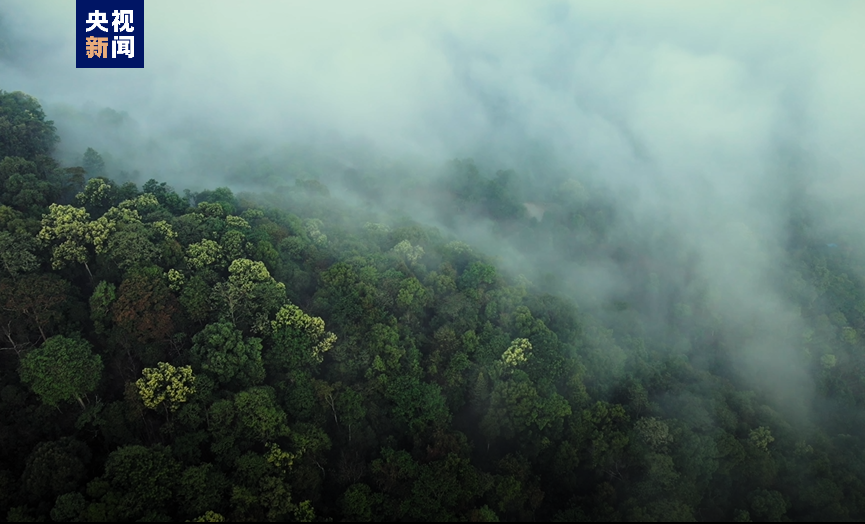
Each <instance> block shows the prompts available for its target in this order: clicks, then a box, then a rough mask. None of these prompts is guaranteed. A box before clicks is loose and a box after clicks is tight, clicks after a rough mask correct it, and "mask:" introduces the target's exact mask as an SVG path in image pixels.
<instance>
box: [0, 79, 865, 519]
mask: <svg viewBox="0 0 865 524" xmlns="http://www.w3.org/2000/svg"><path fill="white" fill-rule="evenodd" d="M57 142H58V137H57V136H56V133H55V129H54V127H53V123H52V122H50V121H47V120H46V117H45V115H44V113H43V111H42V109H41V107H40V105H39V103H38V102H37V101H36V100H35V99H34V98H32V97H30V96H28V95H26V94H23V93H20V92H14V93H4V92H0V159H2V160H0V262H2V264H0V328H2V340H0V348H2V351H0V359H2V360H0V362H2V367H0V413H2V416H0V515H5V517H6V519H7V520H8V521H36V520H46V521H47V520H53V521H115V520H120V521H136V520H145V521H147V520H156V521H169V520H179V521H184V520H195V521H223V520H227V521H271V520H277V521H282V520H292V521H294V520H297V521H370V520H373V521H394V520H420V521H457V520H459V521H481V522H487V521H499V520H501V521H505V520H537V521H545V520H550V519H552V520H554V521H589V520H592V521H613V520H640V521H663V520H674V521H692V520H700V521H714V520H735V521H740V522H747V521H785V520H802V521H813V520H824V521H836V520H841V521H847V520H863V519H865V452H863V449H865V442H863V435H865V418H863V407H865V343H863V337H865V282H863V281H862V280H861V279H860V277H859V275H863V274H865V272H863V271H862V261H863V258H861V257H859V256H858V252H859V249H858V247H857V246H850V245H847V244H845V243H844V239H843V238H840V239H831V240H830V241H827V240H826V239H824V238H817V237H816V236H815V235H814V234H813V233H812V230H811V228H810V218H809V210H808V208H807V206H804V205H798V206H797V205H794V204H791V206H790V208H789V241H788V242H787V251H788V255H789V260H791V261H792V262H791V264H790V265H789V266H788V267H779V268H778V269H777V275H775V277H776V278H777V281H778V282H779V283H781V284H780V285H781V287H782V288H783V289H786V290H787V294H788V295H789V300H790V301H792V302H793V303H795V304H797V306H798V307H799V318H798V321H797V325H796V326H779V327H778V329H779V330H782V331H785V330H786V331H789V332H790V333H795V334H796V336H795V337H794V342H793V345H795V354H796V355H798V356H800V357H801V361H802V363H803V366H804V368H805V369H807V375H808V379H809V381H810V383H812V384H814V388H815V391H814V392H804V393H803V397H802V398H805V397H807V398H810V399H811V402H813V405H810V406H794V405H789V404H785V398H783V397H779V396H778V395H774V394H773V391H772V388H771V387H770V386H768V385H767V386H766V387H765V388H763V387H761V386H760V384H759V383H757V385H754V383H753V382H750V381H748V380H744V379H743V378H742V375H741V374H740V373H738V370H737V365H738V360H737V358H736V355H737V354H738V353H737V348H738V347H739V346H741V345H743V344H744V343H745V342H746V341H745V339H746V338H747V337H746V335H747V333H748V332H747V327H744V328H743V329H742V330H740V331H739V332H740V333H744V334H743V335H742V337H743V338H742V339H741V340H737V339H732V338H731V337H729V336H724V335H723V333H724V331H723V330H722V329H721V327H722V326H724V325H725V324H726V323H729V322H733V321H734V320H733V319H730V318H725V317H724V315H723V314H722V313H718V312H715V311H713V310H712V306H711V304H710V302H709V300H708V299H707V293H705V292H703V291H701V290H702V288H701V284H700V282H694V283H690V284H689V286H687V287H674V286H673V285H672V282H675V281H679V280H683V279H684V280H687V279H688V268H689V259H688V253H687V251H685V250H684V248H682V247H680V246H679V245H678V244H677V243H676V242H675V241H674V240H673V239H670V238H667V237H665V236H663V234H662V233H663V232H659V234H658V235H656V236H655V237H654V238H650V237H644V236H638V235H634V236H631V237H626V238H621V237H614V236H612V235H611V233H610V231H611V225H612V224H613V223H614V222H615V223H617V224H619V225H621V224H627V220H628V218H627V216H623V215H622V210H617V209H616V208H614V207H612V206H611V204H610V203H609V200H608V199H606V197H605V196H604V195H603V192H602V191H601V190H599V189H586V188H587V187H589V185H588V184H587V185H586V186H585V187H584V186H583V185H581V184H580V183H579V181H576V180H562V181H561V184H560V185H557V186H555V187H550V188H548V189H544V188H542V189H538V190H536V191H535V193H534V194H529V193H527V192H526V190H523V189H519V181H518V178H519V175H518V174H516V173H514V172H511V171H499V172H497V174H495V175H492V176H486V175H484V174H483V173H482V171H481V170H480V169H479V168H478V166H476V165H475V164H474V163H473V162H471V161H469V160H457V161H454V162H452V163H451V164H450V165H449V166H447V171H448V173H450V174H449V176H447V177H444V178H442V179H439V180H436V181H430V182H429V185H428V187H421V188H418V187H417V186H411V187H410V186H409V185H407V186H406V187H404V188H396V189H389V190H393V191H402V192H403V194H411V193H412V192H414V194H424V195H427V196H428V199H429V201H430V202H433V204H434V206H435V208H436V210H437V212H438V214H439V218H440V220H441V222H442V223H444V224H452V223H456V222H460V221H472V220H484V221H489V222H492V223H493V224H494V226H495V228H496V231H497V232H498V234H499V235H500V237H501V238H507V239H509V241H512V242H515V245H518V246H522V247H521V249H522V250H524V251H526V252H535V253H540V252H544V250H545V249H547V248H548V246H550V245H556V246H557V249H561V250H564V252H566V253H568V256H569V258H570V261H571V262H572V263H573V264H575V265H579V264H584V263H585V264H589V263H591V261H592V260H593V259H594V258H596V257H600V256H604V257H612V258H613V259H614V260H616V261H617V263H618V264H620V266H621V267H623V268H626V269H627V271H625V272H624V274H627V275H629V278H630V280H631V282H629V286H628V287H627V289H628V291H627V293H622V294H621V295H620V296H615V297H613V299H611V300H609V301H607V302H605V303H604V304H602V305H601V307H596V308H595V307H593V308H591V309H590V310H589V309H585V310H584V309H580V308H578V307H577V304H578V303H581V297H579V296H576V297H575V296H566V295H563V294H559V293H556V288H557V283H556V282H555V280H554V277H550V278H553V280H552V281H551V280H550V279H547V280H545V281H538V282H530V281H529V280H527V279H525V278H522V277H520V276H519V275H517V274H512V273H511V272H510V271H507V270H506V269H505V268H504V267H503V265H502V264H500V263H499V262H498V261H497V260H495V259H493V258H491V257H488V256H486V255H485V254H484V253H483V252H482V250H480V249H477V248H473V247H472V246H470V245H468V244H467V243H465V242H464V241H461V240H460V239H459V238H457V237H456V236H454V235H453V234H451V233H450V232H447V231H446V232H443V231H442V229H436V228H434V227H429V226H428V225H425V224H423V223H419V222H415V221H412V220H411V219H409V218H403V219H394V220H392V221H390V222H389V223H380V222H377V221H376V220H378V219H377V218H376V216H378V215H375V214H373V213H372V211H371V210H369V208H364V207H360V208H357V207H351V206H348V205H347V204H345V203H343V201H342V200H340V199H338V198H336V197H333V196H331V191H330V190H329V189H328V186H327V183H325V182H322V181H320V180H318V179H316V178H315V177H312V178H309V179H298V180H297V182H296V183H294V184H293V185H287V186H286V187H285V188H284V190H281V191H279V192H275V191H273V192H270V193H262V194H258V195H257V194H240V193H238V194H235V193H234V192H232V190H230V189H228V188H225V187H221V188H214V189H212V190H208V191H202V192H198V193H191V192H186V193H185V194H178V193H177V192H175V190H174V189H173V188H172V187H171V186H170V185H168V184H167V183H166V182H165V181H157V180H150V181H148V182H146V183H145V184H143V185H142V186H141V187H138V186H137V185H135V184H134V183H131V182H123V183H121V182H117V181H114V180H112V179H111V178H110V177H112V176H115V177H116V176H117V175H118V174H116V173H108V172H106V171H107V170H106V167H105V163H104V162H103V160H102V157H101V156H100V155H99V153H98V152H96V151H93V150H92V149H91V150H88V151H87V152H86V153H85V154H84V157H83V162H82V166H65V165H59V163H58V162H57V161H56V160H54V159H53V157H52V152H53V148H54V147H55V144H56V143H57ZM503 167H507V166H503ZM345 177H346V180H348V182H346V184H345V185H346V186H347V187H349V188H350V190H351V191H353V192H354V193H353V194H356V195H360V196H359V197H358V198H360V199H365V200H366V201H367V202H370V203H373V204H375V205H378V204H380V203H381V200H380V197H381V195H382V190H379V189H377V188H376V187H375V186H374V184H373V183H372V182H368V181H364V180H365V179H364V174H363V173H356V172H355V173H352V172H351V171H346V174H345ZM247 178H250V175H249V174H247ZM251 178H254V177H251ZM271 182H272V181H271ZM172 183H174V182H172ZM352 184H353V185H352ZM527 195H528V196H527ZM377 199H378V200H377ZM528 201H530V202H529V205H526V202H528ZM364 209H366V210H364ZM618 229H619V230H620V229H621V227H618ZM659 246H660V247H661V248H662V249H663V250H664V252H665V253H666V254H667V255H668V256H666V257H665V260H673V259H676V260H679V261H680V262H679V264H678V265H675V266H672V265H669V264H666V263H662V261H661V260H658V259H656V258H654V257H653V256H652V255H651V253H653V252H656V250H657V248H658V247H659ZM680 250H681V252H680ZM539 273H542V272H539ZM683 289H686V290H688V292H682V290H683ZM670 290H673V291H670ZM658 312H663V315H662V316H663V318H660V317H653V314H657V313H658ZM652 319H654V321H651V320H652ZM800 331H801V333H800ZM788 364H790V363H789V362H786V363H785V362H779V363H778V365H779V366H784V365H788ZM797 398H798V397H797ZM786 400H789V399H786Z"/></svg>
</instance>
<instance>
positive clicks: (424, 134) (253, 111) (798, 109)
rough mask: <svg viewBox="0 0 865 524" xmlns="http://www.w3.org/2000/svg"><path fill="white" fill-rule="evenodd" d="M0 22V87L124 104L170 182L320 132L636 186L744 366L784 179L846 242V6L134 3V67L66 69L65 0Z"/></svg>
mask: <svg viewBox="0 0 865 524" xmlns="http://www.w3.org/2000/svg"><path fill="white" fill-rule="evenodd" d="M0 15H2V17H3V25H2V27H0V31H4V33H5V34H4V35H2V36H3V37H4V38H5V40H6V41H7V45H9V49H10V50H11V51H10V52H9V53H8V56H7V57H6V59H5V60H3V61H0V88H2V89H5V90H9V91H11V90H23V91H26V92H29V93H31V94H33V95H35V96H37V97H38V98H40V100H41V101H42V102H43V104H45V105H46V107H47V108H49V110H50V109H51V108H52V107H58V106H57V104H61V103H66V104H70V105H72V106H76V107H80V106H82V105H83V104H85V103H88V102H89V103H91V104H93V106H95V107H103V106H108V107H112V108H114V109H117V110H122V111H127V112H128V113H129V114H130V115H131V117H132V118H133V119H134V120H135V121H137V122H138V124H139V126H140V130H141V133H142V134H143V136H146V137H148V138H150V139H152V140H155V141H157V142H158V141H159V140H163V141H165V142H168V143H169V144H171V145H170V146H165V147H163V148H162V149H160V151H161V152H162V153H160V154H162V155H163V156H164V155H165V151H170V152H171V153H170V155H169V156H172V155H173V156H172V158H171V159H169V160H170V161H171V162H174V164H175V165H177V166H185V168H186V169H188V170H189V172H190V174H189V176H190V177H194V178H197V177H196V174H195V173H193V171H195V169H196V167H195V165H187V164H184V158H186V157H185V156H184V155H185V154H187V153H186V151H187V149H188V148H187V147H186V145H185V144H187V143H188V142H187V141H188V140H190V138H189V137H190V136H192V135H202V136H207V135H210V136H218V137H219V139H220V140H223V141H227V142H232V141H234V142H241V141H243V140H246V139H260V140H263V141H265V142H268V143H274V144H275V143H279V142H281V141H286V140H296V139H303V138H305V137H308V136H311V135H314V134H316V133H323V132H337V133H339V134H341V135H342V136H345V137H363V138H365V139H367V140H370V141H372V143H374V144H375V146H376V147H377V148H378V149H379V150H380V151H381V152H383V153H385V154H388V155H395V156H399V155H403V154H414V155H420V156H423V157H425V158H427V159H429V160H430V161H431V162H433V163H437V162H438V163H441V162H444V161H445V160H447V159H450V158H455V157H465V156H475V157H476V158H483V159H486V160H487V161H488V162H489V163H490V164H492V165H490V166H489V167H490V168H492V169H497V168H509V167H515V168H518V169H524V170H531V169H533V166H535V165H536V164H535V163H534V161H533V160H532V159H533V158H534V157H533V155H537V154H538V153H537V152H538V151H543V152H544V155H545V156H546V157H547V158H546V159H545V160H546V161H547V162H549V163H550V164H556V165H558V166H561V167H562V168H563V169H565V170H573V171H574V173H577V172H579V173H582V175H583V176H588V175H590V176H592V177H594V178H595V179H596V180H600V181H603V182H604V183H605V184H608V185H609V187H611V188H612V189H613V190H614V191H617V192H624V193H628V194H630V195H632V196H633V195H638V196H635V197H633V198H632V199H631V200H629V201H628V207H629V209H628V210H629V212H631V213H634V214H635V215H636V216H637V217H638V218H643V219H652V218H660V217H663V219H664V220H667V221H669V223H672V224H674V225H676V227H677V228H678V233H679V234H680V236H681V238H682V239H683V240H684V241H685V242H686V243H687V244H688V245H690V246H691V247H692V249H693V250H694V251H695V252H696V253H698V255H699V256H700V260H701V263H700V264H701V265H700V269H701V273H702V276H703V277H704V278H705V279H706V280H707V281H708V282H709V286H710V288H711V290H712V293H713V297H714V298H713V300H714V301H715V304H716V306H717V307H718V308H719V309H721V310H723V311H724V312H726V313H727V314H728V315H729V317H730V318H731V319H734V320H731V323H733V324H735V323H736V322H739V321H741V322H742V323H750V324H751V325H754V324H756V325H757V326H758V329H757V332H758V333H760V334H759V336H754V337H752V338H751V339H750V341H749V342H747V343H745V344H743V348H742V358H743V359H745V360H747V361H749V362H752V363H753V364H754V369H755V370H757V371H758V372H759V373H763V376H764V377H768V376H772V375H771V373H769V375H767V374H766V373H768V371H767V370H771V369H773V368H779V366H780V367H783V365H781V364H779V363H784V362H792V361H793V360H795V358H794V355H791V354H790V353H789V351H791V350H790V347H791V344H792V343H791V339H790V337H791V336H792V335H791V334H790V333H788V332H786V331H785V329H786V328H785V327H784V326H788V325H790V323H791V322H793V321H794V319H795V311H794V309H793V308H792V306H791V305H789V304H786V303H784V301H783V300H782V299H781V298H779V296H778V294H777V293H776V292H775V290H773V289H772V288H771V286H770V285H769V284H767V279H766V276H767V274H768V273H769V272H771V271H772V270H773V269H774V268H777V267H779V264H783V263H784V260H783V258H782V257H783V254H782V253H781V245H782V244H783V238H782V233H781V230H782V225H783V221H784V219H785V217H784V216H783V214H782V213H781V208H782V207H783V206H784V205H785V204H786V202H787V199H788V197H789V195H790V194H791V192H794V191H795V192H798V193H799V194H804V195H807V196H808V198H813V199H814V200H815V201H816V202H819V203H822V204H823V205H825V206H826V208H827V209H829V210H831V213H829V214H827V215H826V216H824V217H819V218H820V220H821V221H822V222H823V224H824V225H825V226H826V227H842V228H846V230H847V233H848V234H849V235H851V238H857V239H858V240H860V241H865V229H863V228H861V226H860V224H862V222H863V219H865V213H863V209H865V206H862V205H861V202H862V201H863V197H865V194H863V193H865V192H863V189H865V173H863V166H865V147H862V141H863V138H865V133H863V132H865V96H863V93H865V59H863V57H865V31H862V28H863V27H865V2H862V1H855V0H851V1H847V2H844V1H839V2H827V1H814V2H796V1H790V0H783V1H776V2H768V1H766V2H751V1H741V2H736V1H725V2H693V1H652V2H606V1H605V2H538V1H531V2H529V1H521V2H505V1H502V0H496V1H489V2H481V1H477V0H474V1H470V2H466V1H460V2H442V1H437V2H414V1H413V2H396V1H393V2H374V1H370V0H364V1H350V2H349V1H345V2H326V1H316V2H288V1H257V2H256V1H250V2H243V3H237V2H215V1H212V0H211V1H198V0H183V1H181V2H177V1H163V0H147V2H146V5H145V17H146V19H145V31H146V46H145V49H144V53H145V67H144V69H140V70H135V69H103V70H100V69H76V68H75V58H74V53H73V50H74V39H75V21H74V16H75V2H73V1H71V0H3V1H2V4H0ZM49 116H50V117H55V118H57V120H58V124H59V123H60V121H61V119H60V118H58V117H56V116H55V115H52V114H51V113H50V111H49ZM96 141H97V142H98V140H96ZM152 160H153V161H154V162H156V161H157V160H156V159H152ZM159 161H161V162H165V161H166V160H165V159H164V158H161V159H159ZM536 175H538V176H540V177H543V173H536ZM173 183H174V184H175V186H178V188H182V187H183V185H182V184H180V183H177V182H173ZM856 235H858V236H856ZM589 274H591V275H593V277H591V278H593V279H595V280H599V281H600V280H604V279H607V280H609V285H610V287H614V281H615V280H616V279H617V276H616V275H615V274H614V273H611V272H610V271H607V272H606V273H604V271H600V272H599V271H598V268H593V269H592V270H591V271H590V272H589ZM735 319H738V320H735ZM791 366H793V364H791ZM794 375H795V376H794ZM791 377H792V378H791ZM774 379H775V380H777V382H778V387H779V388H782V389H783V388H785V387H786V388H788V389H789V388H795V387H800V386H801V385H802V380H804V379H802V378H801V373H799V374H798V375H797V371H796V370H795V369H784V370H781V371H778V372H776V373H775V375H774ZM800 379H801V380H800ZM787 393H789V391H788V392H787Z"/></svg>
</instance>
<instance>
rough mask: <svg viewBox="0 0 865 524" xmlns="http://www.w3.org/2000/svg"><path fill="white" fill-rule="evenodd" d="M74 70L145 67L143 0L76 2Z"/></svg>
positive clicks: (85, 0)
mask: <svg viewBox="0 0 865 524" xmlns="http://www.w3.org/2000/svg"><path fill="white" fill-rule="evenodd" d="M75 38H76V39H77V41H76V42H75V67H144V0H76V3H75Z"/></svg>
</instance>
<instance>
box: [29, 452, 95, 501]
mask: <svg viewBox="0 0 865 524" xmlns="http://www.w3.org/2000/svg"><path fill="white" fill-rule="evenodd" d="M90 458H91V453H90V449H89V448H88V447H87V446H86V445H85V444H84V443H83V442H81V441H79V440H75V439H74V438H71V437H64V438H62V439H60V440H56V441H48V442H41V443H40V444H38V445H37V446H36V448H35V449H34V450H33V452H32V453H30V455H29V456H28V457H27V466H26V468H25V469H24V475H23V476H22V480H23V482H24V486H25V488H26V489H27V493H28V494H29V495H30V496H31V497H34V498H39V499H49V500H50V499H53V498H55V497H57V496H58V495H62V494H63V493H67V492H69V491H73V490H75V489H77V488H78V487H79V485H80V484H81V482H82V481H84V480H85V479H86V478H87V466H88V463H89V462H90Z"/></svg>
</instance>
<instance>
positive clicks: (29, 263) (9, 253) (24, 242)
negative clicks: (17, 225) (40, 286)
mask: <svg viewBox="0 0 865 524" xmlns="http://www.w3.org/2000/svg"><path fill="white" fill-rule="evenodd" d="M33 251H36V242H35V241H34V240H33V238H32V237H30V236H25V235H21V234H15V233H10V232H9V231H0V269H3V270H5V271H6V273H7V274H9V275H11V276H13V277H14V276H17V275H18V274H19V273H27V272H29V271H33V270H34V269H36V268H37V267H39V259H37V258H36V255H34V254H33Z"/></svg>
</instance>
